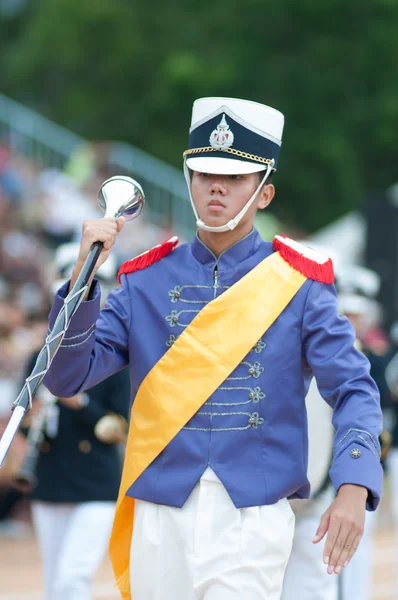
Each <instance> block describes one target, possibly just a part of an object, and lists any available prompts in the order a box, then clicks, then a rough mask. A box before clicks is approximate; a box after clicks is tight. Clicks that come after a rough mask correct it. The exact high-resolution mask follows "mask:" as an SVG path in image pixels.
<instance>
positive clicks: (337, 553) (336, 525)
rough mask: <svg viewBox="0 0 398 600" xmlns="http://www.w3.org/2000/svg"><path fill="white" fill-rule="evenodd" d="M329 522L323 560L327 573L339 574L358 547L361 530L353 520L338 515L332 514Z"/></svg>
mask: <svg viewBox="0 0 398 600" xmlns="http://www.w3.org/2000/svg"><path fill="white" fill-rule="evenodd" d="M330 522H331V526H330V529H329V534H328V537H327V539H326V544H325V551H324V557H325V558H324V560H325V562H326V563H327V564H328V569H327V572H328V573H329V575H331V574H332V573H335V574H336V575H339V574H340V573H341V570H342V568H343V567H346V566H347V565H348V563H349V562H350V560H351V558H352V557H353V555H354V553H355V551H356V549H357V548H358V545H359V542H360V540H361V537H362V533H363V530H362V529H361V527H360V526H359V525H358V524H357V523H355V521H353V520H350V519H343V518H341V517H338V516H333V515H332V516H331V519H330ZM336 532H337V533H336ZM329 538H330V539H329Z"/></svg>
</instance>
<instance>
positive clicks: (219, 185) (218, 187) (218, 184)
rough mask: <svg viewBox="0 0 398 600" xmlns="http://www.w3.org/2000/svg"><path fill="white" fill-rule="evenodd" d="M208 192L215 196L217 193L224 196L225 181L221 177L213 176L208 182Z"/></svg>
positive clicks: (225, 191)
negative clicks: (209, 182)
mask: <svg viewBox="0 0 398 600" xmlns="http://www.w3.org/2000/svg"><path fill="white" fill-rule="evenodd" d="M209 191H210V194H211V195H212V196H215V195H216V194H219V195H221V196H225V195H226V193H227V190H226V187H225V183H224V181H223V179H222V178H221V177H213V178H212V181H211V184H210V190H209Z"/></svg>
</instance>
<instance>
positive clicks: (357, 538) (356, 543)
mask: <svg viewBox="0 0 398 600" xmlns="http://www.w3.org/2000/svg"><path fill="white" fill-rule="evenodd" d="M361 538H362V533H358V534H357V535H356V536H353V541H350V543H348V542H347V545H350V547H349V548H347V556H346V557H345V560H344V563H343V567H346V566H347V565H348V563H349V562H350V560H351V559H352V557H353V556H354V554H355V552H356V551H357V548H358V546H359V542H360V541H361Z"/></svg>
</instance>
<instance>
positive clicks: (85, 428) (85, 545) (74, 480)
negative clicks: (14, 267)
mask: <svg viewBox="0 0 398 600" xmlns="http://www.w3.org/2000/svg"><path fill="white" fill-rule="evenodd" d="M76 256H77V253H76V247H75V245H74V244H65V245H63V246H60V247H59V249H58V251H57V253H56V258H55V263H56V266H57V270H58V273H59V274H60V276H61V277H62V276H64V275H65V272H67V270H68V264H69V265H70V261H71V260H72V261H73V262H74V261H75V260H76ZM105 267H106V265H105ZM115 276H116V271H115V270H113V276H112V267H111V265H109V268H106V269H104V268H103V269H102V270H101V271H100V273H99V279H100V280H102V282H103V288H105V289H106V285H109V280H110V279H114V278H115ZM64 281H65V279H64ZM72 337H73V339H72V340H70V341H69V342H68V343H69V344H74V345H75V347H79V343H80V338H79V336H77V337H74V336H72ZM36 358H37V352H35V353H34V355H33V356H32V358H31V360H30V364H28V365H27V369H26V371H27V375H28V374H29V373H30V372H31V371H32V369H33V367H34V364H35V362H36ZM129 386H130V383H129V376H128V372H127V370H126V369H125V370H123V371H120V372H119V373H116V374H114V375H112V376H111V377H109V378H107V379H105V380H104V381H102V382H101V383H98V384H96V385H94V386H93V387H91V386H90V389H88V390H87V391H86V392H85V393H83V392H79V393H77V394H73V396H72V397H63V396H62V395H59V396H58V401H57V402H56V404H50V406H49V409H48V414H47V415H46V419H45V421H44V424H45V428H44V441H43V443H42V444H41V446H40V454H39V457H38V460H37V464H36V468H35V470H34V473H33V475H34V477H35V479H36V480H37V485H36V486H35V487H34V488H33V490H32V492H31V498H32V520H33V526H34V529H35V532H36V534H37V537H38V542H39V547H40V551H41V555H42V560H43V569H44V587H45V600H90V599H91V598H92V592H91V586H92V581H93V578H94V575H95V573H96V571H97V569H98V566H99V565H100V563H101V561H102V559H103V557H104V555H105V554H106V550H107V546H108V542H109V536H110V532H111V528H112V521H113V517H114V512H115V502H116V499H117V493H118V487H119V484H120V476H121V456H120V450H119V447H118V444H119V443H120V442H123V441H124V442H125V437H126V433H127V422H128V421H127V419H128V412H129V408H128V397H129V393H130V387H129ZM39 391H40V388H39ZM24 477H26V474H24Z"/></svg>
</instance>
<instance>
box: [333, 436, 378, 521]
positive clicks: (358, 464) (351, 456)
mask: <svg viewBox="0 0 398 600" xmlns="http://www.w3.org/2000/svg"><path fill="white" fill-rule="evenodd" d="M330 477H331V480H332V482H333V485H334V488H335V490H336V492H338V491H339V488H340V487H341V486H342V485H344V484H347V483H348V484H353V485H360V486H362V487H365V488H367V489H368V499H367V502H366V509H367V510H369V511H373V510H376V508H377V506H378V504H379V502H380V496H381V490H382V487H383V468H382V466H381V463H380V460H379V458H378V457H377V456H376V455H375V453H374V452H372V451H371V450H369V448H367V447H366V446H365V445H363V444H361V443H359V442H358V441H357V440H355V441H353V442H351V443H350V444H349V445H347V446H346V447H345V448H344V449H343V450H342V451H341V452H339V454H338V455H337V456H336V458H335V459H334V460H333V464H332V467H331V469H330Z"/></svg>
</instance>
